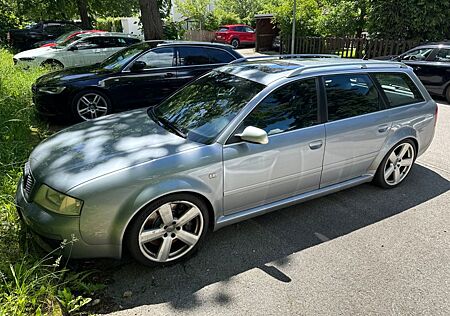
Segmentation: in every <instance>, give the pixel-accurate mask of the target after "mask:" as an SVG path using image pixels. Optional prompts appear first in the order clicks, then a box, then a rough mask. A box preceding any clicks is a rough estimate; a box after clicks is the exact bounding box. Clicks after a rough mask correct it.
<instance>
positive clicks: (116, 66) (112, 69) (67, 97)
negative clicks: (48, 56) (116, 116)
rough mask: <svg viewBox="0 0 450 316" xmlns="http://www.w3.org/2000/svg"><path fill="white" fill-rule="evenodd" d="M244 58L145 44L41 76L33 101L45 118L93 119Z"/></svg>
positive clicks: (209, 49)
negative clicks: (90, 62)
mask: <svg viewBox="0 0 450 316" xmlns="http://www.w3.org/2000/svg"><path fill="white" fill-rule="evenodd" d="M239 58H242V56H241V55H240V54H239V53H238V52H236V51H234V50H233V48H232V47H231V46H228V45H222V44H213V43H194V42H169V41H149V42H142V43H139V44H136V45H133V46H130V47H128V48H125V49H123V50H121V51H119V52H117V53H115V54H114V55H112V56H110V57H109V58H107V59H106V60H105V61H103V62H102V63H100V64H95V65H92V66H87V67H77V68H68V69H65V70H61V71H56V72H52V73H49V74H46V75H44V76H42V77H40V78H39V79H38V80H37V81H36V83H35V84H34V85H33V87H32V90H33V102H34V104H35V106H36V110H37V112H38V113H39V114H41V115H43V116H48V117H58V118H63V119H72V120H73V119H75V120H76V121H83V120H84V121H86V120H92V119H95V118H97V117H101V116H104V115H107V114H110V113H113V112H120V111H124V110H129V109H133V108H139V107H145V106H151V105H156V104H158V103H159V102H161V101H162V100H163V99H164V98H166V97H167V96H168V95H169V94H171V93H173V92H174V91H175V90H177V89H178V88H180V87H182V86H183V85H185V84H186V83H188V82H189V81H191V80H193V79H195V78H197V77H199V76H201V75H202V74H204V73H206V72H208V71H210V70H212V69H213V68H216V67H219V66H222V65H224V64H227V63H229V62H231V61H233V60H236V59H239Z"/></svg>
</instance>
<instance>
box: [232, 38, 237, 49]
mask: <svg viewBox="0 0 450 316" xmlns="http://www.w3.org/2000/svg"><path fill="white" fill-rule="evenodd" d="M231 46H233V48H238V47H239V40H238V39H236V38H235V39H233V40H232V41H231Z"/></svg>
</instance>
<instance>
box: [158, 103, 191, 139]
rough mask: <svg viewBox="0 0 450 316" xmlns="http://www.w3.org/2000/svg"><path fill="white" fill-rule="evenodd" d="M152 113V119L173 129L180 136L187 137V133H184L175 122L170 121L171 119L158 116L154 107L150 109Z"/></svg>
mask: <svg viewBox="0 0 450 316" xmlns="http://www.w3.org/2000/svg"><path fill="white" fill-rule="evenodd" d="M150 114H151V117H152V119H153V120H154V121H155V122H156V123H157V124H158V125H160V126H162V127H164V128H166V129H169V130H171V131H172V132H174V133H175V134H177V135H178V136H180V137H183V138H187V135H186V134H185V133H183V132H182V131H181V130H180V129H179V128H178V127H177V126H176V125H175V124H173V123H172V122H170V121H169V120H166V119H165V118H163V117H158V116H157V115H156V113H155V110H154V108H153V107H152V108H151V109H150Z"/></svg>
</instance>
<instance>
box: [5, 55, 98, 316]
mask: <svg viewBox="0 0 450 316" xmlns="http://www.w3.org/2000/svg"><path fill="white" fill-rule="evenodd" d="M44 73H45V70H44V69H39V68H36V69H31V70H27V71H25V70H21V69H18V68H17V67H14V65H13V62H12V55H11V53H10V52H8V51H7V50H5V49H1V48H0V258H1V259H0V316H3V315H61V314H63V313H64V314H72V313H74V312H76V311H77V310H79V309H80V307H81V306H83V305H85V304H86V303H88V302H89V298H86V297H83V296H82V295H83V293H86V292H88V293H90V291H91V290H92V289H93V288H95V289H98V288H99V287H98V286H95V285H91V284H89V283H88V282H85V281H84V279H85V277H86V276H87V275H88V274H89V273H86V272H83V273H81V274H75V273H73V272H71V271H70V270H69V269H67V268H66V267H65V261H64V260H65V259H62V258H58V257H57V256H54V255H53V254H45V253H42V251H40V250H39V248H38V247H36V246H34V243H33V242H32V240H31V238H30V236H29V233H28V232H27V231H26V229H25V228H22V227H21V225H20V221H19V218H18V215H17V211H16V207H15V203H14V194H15V191H16V185H17V181H18V179H19V177H20V176H21V173H22V167H23V165H24V163H25V162H26V160H27V159H28V156H29V154H30V152H31V150H32V149H33V147H34V146H36V145H37V144H38V143H39V142H40V141H42V140H43V139H45V138H46V137H47V136H48V135H50V131H49V128H48V126H47V125H46V124H45V123H42V122H40V121H39V120H38V119H37V118H36V117H35V115H34V112H33V108H32V106H31V85H32V83H33V82H34V81H35V80H36V78H38V77H39V76H41V75H42V74H44ZM72 242H76V241H69V242H68V244H66V245H62V246H65V247H70V244H71V243H72Z"/></svg>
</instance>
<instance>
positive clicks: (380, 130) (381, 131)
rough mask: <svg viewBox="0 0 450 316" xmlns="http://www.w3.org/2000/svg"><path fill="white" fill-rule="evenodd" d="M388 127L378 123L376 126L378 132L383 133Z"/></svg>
mask: <svg viewBox="0 0 450 316" xmlns="http://www.w3.org/2000/svg"><path fill="white" fill-rule="evenodd" d="M388 129H389V125H380V126H378V133H384V132H386V131H387V130H388Z"/></svg>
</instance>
